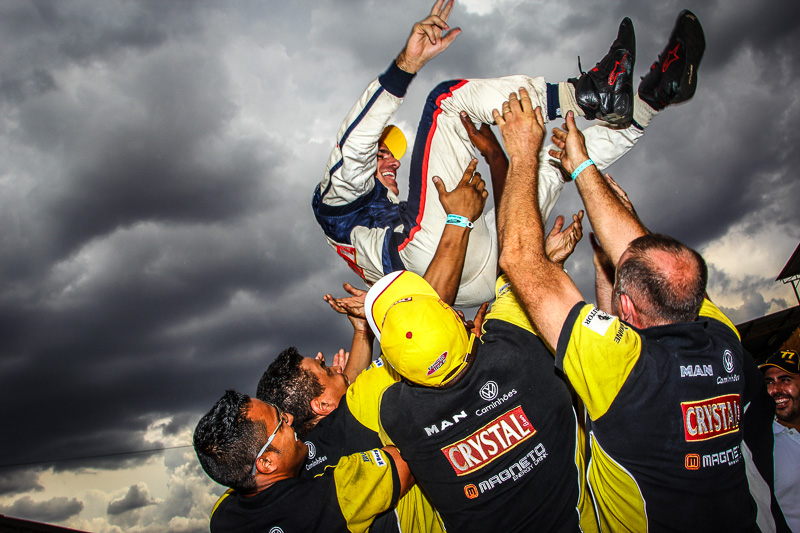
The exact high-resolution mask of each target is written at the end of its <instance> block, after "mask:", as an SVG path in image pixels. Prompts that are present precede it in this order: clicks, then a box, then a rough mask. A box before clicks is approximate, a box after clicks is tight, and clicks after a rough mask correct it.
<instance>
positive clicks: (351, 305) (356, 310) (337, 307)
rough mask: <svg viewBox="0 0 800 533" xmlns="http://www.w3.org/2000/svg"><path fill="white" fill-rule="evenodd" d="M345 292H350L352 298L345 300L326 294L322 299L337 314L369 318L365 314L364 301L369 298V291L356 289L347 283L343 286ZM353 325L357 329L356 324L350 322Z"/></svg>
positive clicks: (345, 298)
mask: <svg viewBox="0 0 800 533" xmlns="http://www.w3.org/2000/svg"><path fill="white" fill-rule="evenodd" d="M343 287H344V290H345V291H347V292H349V293H350V294H351V295H352V296H346V297H344V298H334V297H333V296H331V295H330V294H326V295H325V296H323V297H322V299H323V300H325V301H326V302H328V305H330V306H331V309H333V310H334V311H336V312H337V313H341V314H343V315H347V316H348V318H349V317H354V318H360V319H366V318H367V316H366V314H364V300H365V299H366V297H367V291H364V290H361V289H356V288H355V287H353V286H352V285H350V284H349V283H345V284H344V285H343ZM350 322H351V323H353V327H354V328H355V327H356V324H355V322H353V320H350Z"/></svg>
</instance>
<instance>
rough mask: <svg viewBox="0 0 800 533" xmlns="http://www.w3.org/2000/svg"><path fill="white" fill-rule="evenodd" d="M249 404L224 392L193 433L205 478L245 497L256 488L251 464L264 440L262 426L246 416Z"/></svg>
mask: <svg viewBox="0 0 800 533" xmlns="http://www.w3.org/2000/svg"><path fill="white" fill-rule="evenodd" d="M250 405H251V398H250V396H248V395H246V394H241V393H239V392H236V391H233V390H228V391H225V394H224V395H223V396H222V398H220V399H219V400H218V401H217V403H215V404H214V407H212V408H211V410H210V411H209V412H208V413H206V414H205V415H204V416H203V418H201V419H200V421H199V422H198V423H197V427H196V428H195V430H194V450H195V452H196V453H197V458H198V459H200V465H201V466H202V467H203V470H205V472H206V474H208V477H210V478H211V479H213V480H214V481H216V482H217V483H219V484H220V485H224V486H226V487H230V488H232V489H234V490H236V491H239V492H243V493H245V494H246V493H249V492H253V491H254V490H255V488H256V479H255V476H253V464H254V463H255V461H256V458H257V454H258V451H259V449H261V446H263V445H264V443H265V442H266V441H267V426H266V424H264V423H263V422H260V421H259V422H254V421H253V420H251V419H250V418H248V416H247V413H248V411H249V410H250ZM270 447H272V446H270Z"/></svg>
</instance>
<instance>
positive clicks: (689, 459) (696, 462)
mask: <svg viewBox="0 0 800 533" xmlns="http://www.w3.org/2000/svg"><path fill="white" fill-rule="evenodd" d="M683 464H684V466H685V467H686V470H697V469H698V468H700V456H699V455H697V454H696V453H687V454H686V459H685V460H684V462H683Z"/></svg>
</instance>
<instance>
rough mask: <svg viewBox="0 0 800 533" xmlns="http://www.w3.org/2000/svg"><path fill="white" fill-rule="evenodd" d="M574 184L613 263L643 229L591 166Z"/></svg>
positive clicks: (644, 230) (643, 232) (614, 263)
mask: <svg viewBox="0 0 800 533" xmlns="http://www.w3.org/2000/svg"><path fill="white" fill-rule="evenodd" d="M575 183H576V184H577V186H578V193H579V194H580V195H581V199H582V200H583V204H584V205H585V206H586V213H587V215H588V216H589V221H590V222H591V223H592V228H593V229H594V232H595V234H596V235H597V238H598V240H599V241H600V245H601V246H602V247H603V249H604V250H605V251H606V254H608V258H609V259H610V260H611V262H612V264H613V265H614V266H616V265H617V262H618V261H619V258H620V256H622V254H623V252H624V251H625V250H626V249H627V247H628V244H630V242H631V241H632V240H634V239H636V238H638V237H641V236H642V235H645V234H646V233H647V230H646V229H645V227H644V226H643V225H642V223H641V222H640V221H639V218H638V217H637V216H636V215H634V214H633V213H631V212H630V211H629V210H628V209H627V208H626V207H625V206H624V205H623V204H622V202H620V200H619V198H618V197H617V195H616V194H615V193H614V191H613V190H612V189H611V187H610V186H609V185H608V183H607V182H606V180H605V179H604V178H603V176H602V175H601V174H600V171H598V170H597V167H595V166H594V165H590V166H589V167H587V168H586V169H585V170H584V171H583V172H581V174H580V176H578V178H577V179H576V180H575Z"/></svg>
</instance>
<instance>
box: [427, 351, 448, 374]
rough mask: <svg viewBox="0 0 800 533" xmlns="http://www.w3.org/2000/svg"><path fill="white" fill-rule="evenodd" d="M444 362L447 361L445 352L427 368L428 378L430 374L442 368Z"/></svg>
mask: <svg viewBox="0 0 800 533" xmlns="http://www.w3.org/2000/svg"><path fill="white" fill-rule="evenodd" d="M445 361H447V352H444V353H442V355H440V356H439V357H438V359H436V361H434V362H433V364H432V365H431V366H429V367H428V374H427V375H429V376H430V375H431V374H433V373H434V372H436V371H437V370H439V369H440V368H442V365H443V364H444V362H445Z"/></svg>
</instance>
